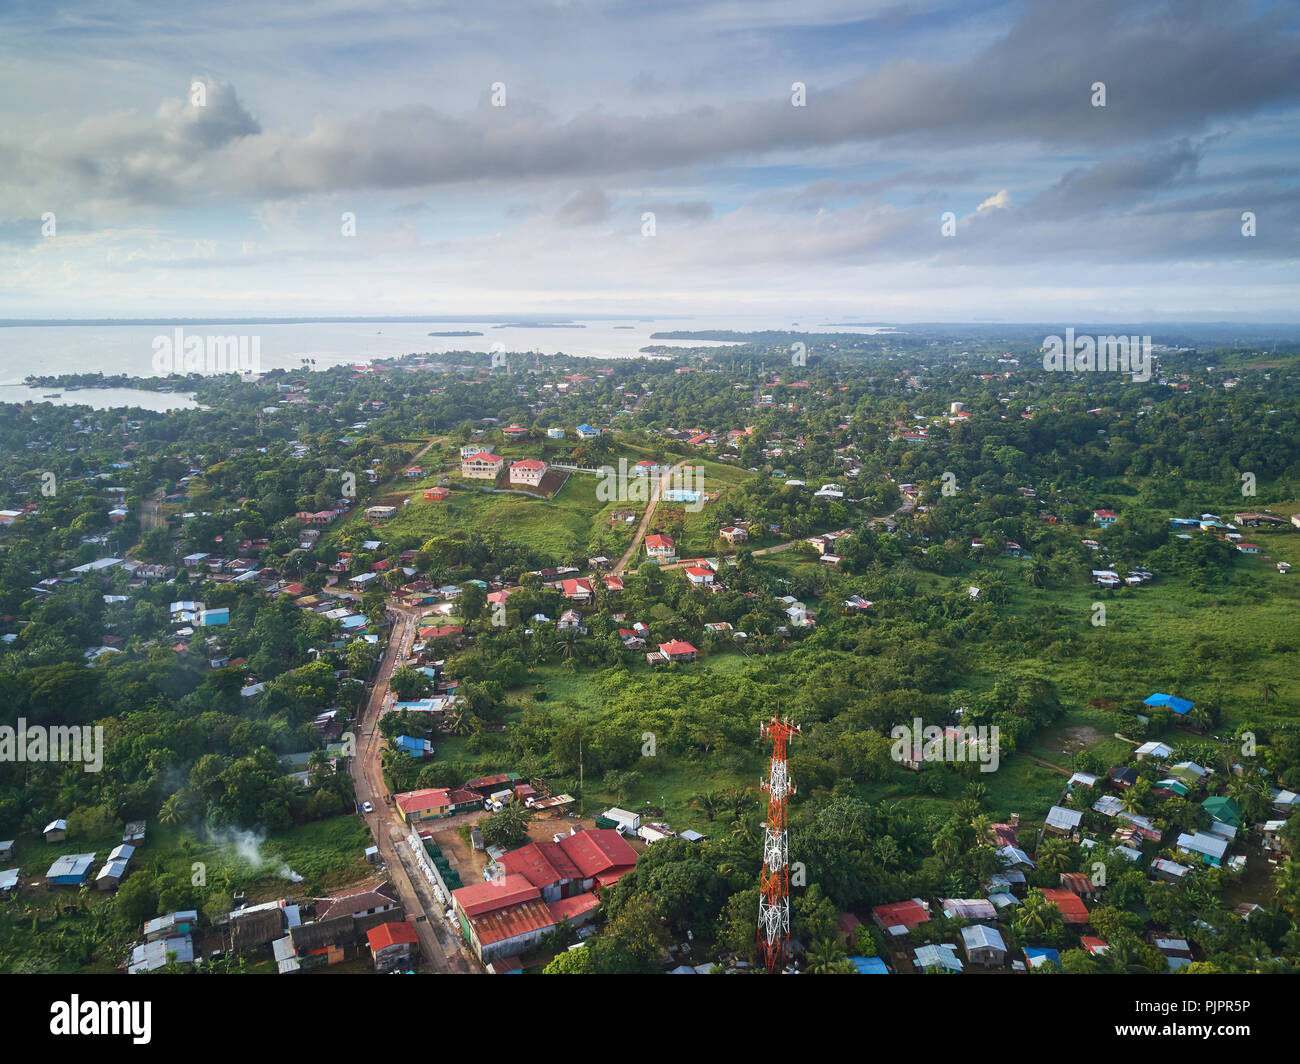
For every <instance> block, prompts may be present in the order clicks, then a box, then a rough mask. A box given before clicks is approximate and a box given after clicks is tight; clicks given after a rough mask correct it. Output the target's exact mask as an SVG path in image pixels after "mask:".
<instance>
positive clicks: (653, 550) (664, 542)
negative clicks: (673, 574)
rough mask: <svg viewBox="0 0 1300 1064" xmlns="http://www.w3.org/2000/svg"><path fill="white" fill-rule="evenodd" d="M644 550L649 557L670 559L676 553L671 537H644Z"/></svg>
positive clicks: (675, 546)
mask: <svg viewBox="0 0 1300 1064" xmlns="http://www.w3.org/2000/svg"><path fill="white" fill-rule="evenodd" d="M645 550H646V553H647V554H649V555H650V556H651V557H665V558H671V557H672V556H673V555H674V554H676V553H677V544H676V543H674V542H673V537H672V536H661V535H654V536H646V538H645Z"/></svg>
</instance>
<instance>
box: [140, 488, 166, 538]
mask: <svg viewBox="0 0 1300 1064" xmlns="http://www.w3.org/2000/svg"><path fill="white" fill-rule="evenodd" d="M162 501H163V493H162V491H161V489H160V490H158V491H156V492H154V494H152V495H150V496H149V497H148V498H147V499H145V500H144V501H143V502H142V503H141V504H140V523H141V524H142V525H144V530H145V531H146V532H148V531H150V530H152V529H155V528H164V527H166V525H167V519H166V518H165V517H163V515H162V513H161V512H160V511H161V510H162Z"/></svg>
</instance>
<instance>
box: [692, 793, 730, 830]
mask: <svg viewBox="0 0 1300 1064" xmlns="http://www.w3.org/2000/svg"><path fill="white" fill-rule="evenodd" d="M690 804H691V808H693V809H698V810H699V811H700V812H701V813H703V814H704V816H705V818H706V819H707V820H708V821H709V823H712V822H713V821H714V820H716V819H717V816H718V814H719V813H721V812H722V811H723V809H725V808H726V806H727V796H726V794H725V793H724V792H722V791H706V792H705V793H704V794H697V795H695V796H694V797H693V798H692V799H691V802H690Z"/></svg>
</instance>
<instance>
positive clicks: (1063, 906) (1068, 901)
mask: <svg viewBox="0 0 1300 1064" xmlns="http://www.w3.org/2000/svg"><path fill="white" fill-rule="evenodd" d="M1043 897H1044V898H1046V899H1047V900H1048V901H1050V902H1051V903H1052V904H1053V905H1055V906H1056V907H1057V908H1058V909H1060V910H1061V919H1062V920H1064V921H1065V922H1066V923H1067V924H1086V923H1087V922H1088V906H1086V905H1084V904H1083V899H1082V898H1081V897H1079V895H1077V894H1075V893H1074V892H1073V891H1069V890H1065V889H1064V888H1057V887H1048V888H1044V889H1043Z"/></svg>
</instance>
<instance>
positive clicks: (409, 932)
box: [366, 920, 420, 953]
mask: <svg viewBox="0 0 1300 1064" xmlns="http://www.w3.org/2000/svg"><path fill="white" fill-rule="evenodd" d="M366 941H368V942H369V943H370V951H371V952H372V953H374V952H376V951H377V950H381V949H387V948H388V947H389V946H397V945H401V944H406V945H414V944H415V943H416V942H419V941H420V937H419V936H418V935H417V934H416V933H415V925H414V924H412V923H410V922H409V921H406V920H402V921H400V922H398V923H392V924H380V925H379V926H378V927H372V928H371V929H370V930H369V931H367V932H366Z"/></svg>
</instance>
